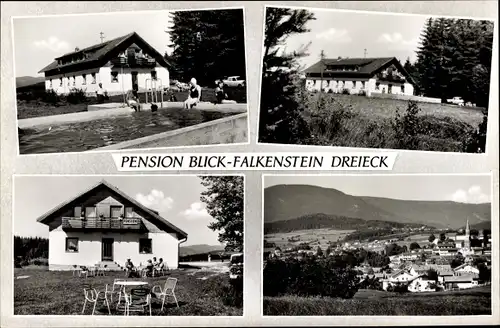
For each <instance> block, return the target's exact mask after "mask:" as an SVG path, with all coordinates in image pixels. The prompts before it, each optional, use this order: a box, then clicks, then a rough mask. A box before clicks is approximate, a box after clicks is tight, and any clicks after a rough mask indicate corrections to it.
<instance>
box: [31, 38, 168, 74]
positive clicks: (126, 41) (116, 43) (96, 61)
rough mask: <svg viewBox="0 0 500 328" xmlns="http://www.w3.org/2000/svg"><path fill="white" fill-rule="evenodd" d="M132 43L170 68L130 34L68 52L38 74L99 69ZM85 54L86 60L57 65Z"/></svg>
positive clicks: (157, 55)
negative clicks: (66, 58) (91, 67)
mask: <svg viewBox="0 0 500 328" xmlns="http://www.w3.org/2000/svg"><path fill="white" fill-rule="evenodd" d="M132 43H139V44H140V45H141V46H142V47H143V48H144V49H145V50H147V51H148V52H149V53H150V54H151V56H153V57H154V58H155V59H156V60H157V61H158V62H159V63H160V64H161V65H162V66H166V67H168V66H170V64H169V63H168V62H167V61H166V60H165V58H164V57H163V56H162V55H161V54H160V53H159V52H158V51H157V50H156V49H154V48H153V47H152V46H151V45H149V43H147V42H146V41H145V40H144V39H143V38H141V37H140V36H139V34H137V33H135V32H132V33H129V34H127V35H124V36H121V37H118V38H115V39H112V40H110V41H106V42H103V43H99V44H95V45H92V46H90V47H86V48H84V49H80V50H78V51H74V52H70V53H67V54H64V55H62V56H59V57H57V58H55V60H54V61H53V62H52V63H50V64H49V65H47V66H46V67H44V68H43V69H41V70H40V72H38V73H44V72H50V71H53V70H65V71H71V69H73V68H74V70H78V69H80V67H82V66H89V65H90V66H93V67H100V66H101V65H103V64H105V63H106V62H107V61H108V60H109V59H111V57H112V56H113V55H115V54H116V53H117V52H120V51H123V50H125V49H126V47H128V46H129V45H131V44H132ZM81 53H85V54H87V55H88V57H87V58H86V59H83V60H80V61H78V62H74V63H68V64H64V65H58V60H59V59H62V58H65V57H70V56H74V55H76V54H81Z"/></svg>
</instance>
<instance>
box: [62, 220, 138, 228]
mask: <svg viewBox="0 0 500 328" xmlns="http://www.w3.org/2000/svg"><path fill="white" fill-rule="evenodd" d="M62 229H63V230H65V231H76V230H119V231H123V230H132V231H143V230H146V227H145V226H144V224H143V223H142V220H141V219H140V218H109V217H99V218H76V217H63V218H62Z"/></svg>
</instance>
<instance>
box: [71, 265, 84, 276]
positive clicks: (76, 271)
mask: <svg viewBox="0 0 500 328" xmlns="http://www.w3.org/2000/svg"><path fill="white" fill-rule="evenodd" d="M72 271H73V276H76V275H78V277H80V276H81V275H82V269H81V268H80V267H79V266H78V265H76V264H74V265H73V270H72Z"/></svg>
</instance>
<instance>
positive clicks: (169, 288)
mask: <svg viewBox="0 0 500 328" xmlns="http://www.w3.org/2000/svg"><path fill="white" fill-rule="evenodd" d="M176 285H177V278H167V281H165V287H164V289H161V286H159V285H156V286H153V289H152V290H151V292H152V293H153V294H154V295H155V296H156V297H157V298H158V299H161V300H162V304H161V310H162V311H163V306H164V305H165V299H166V298H167V297H169V296H172V297H173V298H174V300H175V304H176V305H177V307H179V303H178V302H177V297H176V296H175V286H176ZM156 288H158V289H159V290H160V291H159V292H156V293H155V289H156Z"/></svg>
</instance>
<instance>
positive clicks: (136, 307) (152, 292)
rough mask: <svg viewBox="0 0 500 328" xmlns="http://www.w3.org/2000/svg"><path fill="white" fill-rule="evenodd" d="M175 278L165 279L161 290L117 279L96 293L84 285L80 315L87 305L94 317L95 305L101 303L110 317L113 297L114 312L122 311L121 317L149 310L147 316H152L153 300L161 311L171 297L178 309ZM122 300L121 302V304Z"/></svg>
mask: <svg viewBox="0 0 500 328" xmlns="http://www.w3.org/2000/svg"><path fill="white" fill-rule="evenodd" d="M176 285H177V278H167V280H166V281H165V284H164V285H163V288H162V286H161V285H155V286H153V288H150V287H149V283H148V282H146V281H137V280H126V279H120V278H117V279H115V280H114V281H113V285H112V286H109V285H108V284H106V286H105V289H104V291H98V290H97V289H96V288H93V287H92V286H90V285H88V284H86V285H84V289H83V292H84V295H85V301H84V303H83V309H82V314H84V313H85V308H86V306H87V303H89V304H90V305H93V308H92V315H94V313H95V310H96V306H97V303H98V302H99V301H102V304H103V305H106V307H107V309H108V313H109V314H110V315H111V307H110V304H111V303H113V297H115V299H116V297H117V296H118V301H117V303H116V311H123V315H125V316H128V315H130V313H131V312H143V313H146V312H147V310H148V309H149V315H150V316H151V315H152V311H151V304H152V301H153V299H157V300H160V301H161V302H162V304H161V311H163V308H164V306H165V301H166V299H167V298H168V297H173V299H174V301H175V304H176V306H177V307H179V303H178V302H177V297H176V295H175V287H176ZM122 299H123V302H122Z"/></svg>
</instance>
